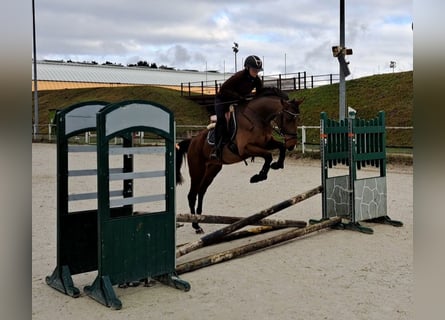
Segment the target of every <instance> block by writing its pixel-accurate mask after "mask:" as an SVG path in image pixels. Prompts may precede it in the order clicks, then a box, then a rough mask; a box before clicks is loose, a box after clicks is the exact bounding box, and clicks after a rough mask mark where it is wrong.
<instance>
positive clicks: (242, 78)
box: [216, 69, 263, 102]
mask: <svg viewBox="0 0 445 320" xmlns="http://www.w3.org/2000/svg"><path fill="white" fill-rule="evenodd" d="M262 88H263V82H262V81H261V79H260V78H259V77H258V76H256V77H252V76H251V75H250V74H249V70H247V69H243V70H240V71H238V72H237V73H235V74H234V75H232V76H231V77H230V78H229V79H227V80H226V82H224V83H223V84H222V86H221V89H220V90H219V92H218V93H217V94H216V96H217V98H219V99H220V100H221V101H224V102H228V101H234V100H241V99H245V98H246V96H247V95H249V94H250V93H251V92H252V91H253V89H256V92H258V91H260V90H261V89H262Z"/></svg>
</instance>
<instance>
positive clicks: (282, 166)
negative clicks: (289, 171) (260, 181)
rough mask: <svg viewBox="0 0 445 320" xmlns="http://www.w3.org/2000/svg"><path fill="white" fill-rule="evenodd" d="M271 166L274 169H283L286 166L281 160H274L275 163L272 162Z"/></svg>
mask: <svg viewBox="0 0 445 320" xmlns="http://www.w3.org/2000/svg"><path fill="white" fill-rule="evenodd" d="M270 167H271V168H272V169H274V170H277V169H283V168H284V163H282V162H281V163H280V162H274V163H272V164H271V165H270Z"/></svg>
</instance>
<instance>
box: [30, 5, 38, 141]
mask: <svg viewBox="0 0 445 320" xmlns="http://www.w3.org/2000/svg"><path fill="white" fill-rule="evenodd" d="M32 33H33V56H34V57H33V58H34V59H33V60H34V61H33V62H34V138H36V136H37V134H38V133H39V95H38V90H37V57H36V51H37V50H36V22H35V7H34V0H32Z"/></svg>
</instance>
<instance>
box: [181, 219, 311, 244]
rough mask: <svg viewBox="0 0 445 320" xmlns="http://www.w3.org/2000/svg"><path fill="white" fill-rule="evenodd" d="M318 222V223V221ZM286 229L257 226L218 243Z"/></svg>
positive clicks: (223, 238) (233, 234)
mask: <svg viewBox="0 0 445 320" xmlns="http://www.w3.org/2000/svg"><path fill="white" fill-rule="evenodd" d="M317 222H318V221H317ZM285 228H286V227H274V226H255V227H252V228H249V229H246V230H240V231H236V232H232V233H230V234H228V235H225V236H224V237H222V238H221V239H220V240H219V241H218V242H225V241H233V240H238V239H242V238H247V237H250V236H256V235H259V234H264V233H267V232H270V231H275V230H280V229H285ZM189 243H190V242H186V243H182V244H179V245H176V248H180V247H182V246H185V245H188V244H189Z"/></svg>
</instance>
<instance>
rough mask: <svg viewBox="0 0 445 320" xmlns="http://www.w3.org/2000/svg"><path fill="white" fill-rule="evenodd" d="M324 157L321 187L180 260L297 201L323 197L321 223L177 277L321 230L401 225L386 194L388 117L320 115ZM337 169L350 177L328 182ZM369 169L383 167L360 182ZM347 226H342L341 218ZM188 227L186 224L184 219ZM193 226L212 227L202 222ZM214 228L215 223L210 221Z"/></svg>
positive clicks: (207, 240)
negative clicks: (360, 174) (343, 167)
mask: <svg viewBox="0 0 445 320" xmlns="http://www.w3.org/2000/svg"><path fill="white" fill-rule="evenodd" d="M320 152H321V169H322V172H321V173H322V174H321V180H322V185H321V186H319V187H316V188H314V189H311V190H309V191H307V192H305V193H302V194H299V195H297V196H295V197H293V198H291V199H288V200H286V201H283V202H281V203H278V204H276V205H274V206H272V207H270V208H268V209H265V210H262V211H260V212H258V213H256V214H254V215H251V216H248V217H246V218H243V219H240V220H237V221H234V222H232V224H230V225H229V226H227V227H224V228H222V229H220V230H217V231H215V232H213V233H210V234H208V235H206V236H203V237H202V238H201V239H199V240H197V241H195V242H192V243H188V244H186V245H184V246H181V247H180V248H178V250H177V253H176V256H177V257H181V256H183V255H185V254H187V253H189V252H192V251H194V250H197V249H199V248H202V247H205V246H208V245H212V244H215V243H218V242H221V241H224V238H225V237H227V236H228V235H230V234H231V232H233V231H234V230H238V229H240V228H242V227H244V226H246V225H252V224H255V223H258V221H261V219H263V218H264V217H266V216H269V215H271V214H274V213H276V212H278V211H281V210H283V209H285V208H287V207H290V206H292V205H294V204H296V203H298V202H301V201H303V200H306V199H308V198H310V197H312V196H314V195H316V194H318V193H322V219H321V220H315V219H311V220H310V223H311V225H310V226H308V227H302V228H294V229H292V230H290V231H287V232H285V233H283V234H279V235H276V236H273V237H271V238H268V239H264V240H260V241H257V242H253V243H250V244H248V245H245V246H241V247H238V248H234V249H230V250H227V251H224V252H220V253H216V254H213V255H210V256H207V257H204V258H200V259H195V260H193V261H189V262H186V263H183V264H180V265H178V266H177V267H176V271H177V273H178V274H181V273H184V272H189V271H192V270H196V269H198V268H202V267H206V266H208V265H212V264H215V263H220V262H223V261H226V260H229V259H232V258H235V257H238V256H241V255H243V254H245V253H248V252H252V251H255V250H258V249H262V248H265V247H267V246H271V245H274V244H276V243H280V242H283V241H287V240H290V239H292V238H296V237H299V236H301V235H305V234H308V233H311V232H314V231H318V230H320V229H323V228H327V227H333V228H338V229H350V230H356V231H360V232H363V233H368V234H372V233H373V230H372V229H371V228H369V227H365V226H363V225H361V224H360V223H359V222H360V221H370V222H376V223H386V224H390V225H393V226H396V227H400V226H402V225H403V223H402V222H400V221H396V220H392V219H391V218H389V217H388V215H387V208H386V207H387V192H386V190H387V189H386V129H385V114H384V112H382V111H381V112H379V114H378V116H377V117H376V118H375V119H371V120H368V121H366V120H363V119H358V118H356V117H355V113H354V112H352V113H350V115H349V117H348V119H347V120H342V121H335V120H332V119H328V117H327V115H326V113H321V115H320ZM337 164H343V165H346V166H348V167H349V174H347V175H341V176H333V177H330V176H329V175H328V173H329V169H330V168H333V167H334V166H336V165H337ZM366 166H374V167H377V168H379V169H380V170H379V175H378V176H374V177H368V178H361V179H358V178H357V170H360V169H361V168H363V167H366ZM343 218H345V219H348V220H349V223H343V222H342V221H343V220H342V219H343ZM182 221H184V222H189V221H187V220H186V219H184V220H182ZM193 221H199V222H210V221H211V219H208V218H203V219H202V220H200V219H199V218H198V219H196V220H193ZM190 222H192V221H190ZM210 223H211V222H210Z"/></svg>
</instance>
